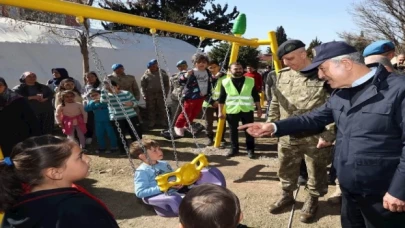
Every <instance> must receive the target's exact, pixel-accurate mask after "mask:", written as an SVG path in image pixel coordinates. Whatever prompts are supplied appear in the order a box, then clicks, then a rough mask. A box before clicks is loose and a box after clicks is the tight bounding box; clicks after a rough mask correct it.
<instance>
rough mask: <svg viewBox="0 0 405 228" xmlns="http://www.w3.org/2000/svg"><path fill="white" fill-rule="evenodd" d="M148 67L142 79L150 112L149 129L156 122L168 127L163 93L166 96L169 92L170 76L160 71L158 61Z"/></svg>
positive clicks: (142, 89) (144, 96) (143, 91)
mask: <svg viewBox="0 0 405 228" xmlns="http://www.w3.org/2000/svg"><path fill="white" fill-rule="evenodd" d="M147 67H148V69H147V70H146V71H145V73H144V75H143V76H142V78H141V93H142V97H143V99H144V100H145V102H146V109H147V111H148V120H149V124H148V127H149V128H153V127H154V126H155V124H156V122H160V125H161V126H162V127H167V123H166V120H167V117H166V107H165V101H164V99H163V93H164V94H165V96H166V95H167V94H168V92H169V76H167V73H166V71H164V70H162V69H159V65H158V62H157V60H156V59H152V60H151V61H149V62H148V64H147ZM160 76H162V80H163V87H164V88H162V85H161V81H160V80H161V78H160Z"/></svg>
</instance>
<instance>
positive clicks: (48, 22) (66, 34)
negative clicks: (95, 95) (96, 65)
mask: <svg viewBox="0 0 405 228" xmlns="http://www.w3.org/2000/svg"><path fill="white" fill-rule="evenodd" d="M65 1H70V2H75V3H79V4H83V5H88V6H93V5H95V4H96V2H98V1H97V0H65ZM21 12H23V13H20V15H19V16H18V18H13V19H16V20H17V24H16V26H17V27H18V28H19V29H21V28H22V27H23V25H21V23H18V22H20V21H23V22H26V23H28V24H36V25H39V26H44V27H45V28H46V30H47V32H48V33H50V34H53V35H55V36H57V37H60V38H62V39H64V40H67V41H74V42H76V43H77V44H78V45H79V47H80V52H81V54H82V57H83V74H84V73H85V72H89V71H90V63H89V59H90V53H89V47H88V44H89V41H90V42H91V41H92V40H93V39H94V38H96V37H104V38H105V39H106V40H107V41H108V42H109V43H110V44H111V37H109V36H106V35H107V34H112V33H114V32H116V31H105V30H98V31H96V32H93V33H91V31H90V30H91V28H90V20H89V19H88V18H84V20H83V23H82V24H79V23H73V24H76V25H73V26H72V25H71V26H58V25H56V24H65V21H66V20H67V19H70V20H73V17H69V16H66V15H61V14H54V13H48V12H42V11H33V10H22V11H21ZM117 38H118V37H117ZM111 47H112V45H111Z"/></svg>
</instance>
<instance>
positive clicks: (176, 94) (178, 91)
mask: <svg viewBox="0 0 405 228" xmlns="http://www.w3.org/2000/svg"><path fill="white" fill-rule="evenodd" d="M176 67H177V69H178V70H179V72H178V73H177V74H174V75H172V76H171V77H170V89H171V91H170V98H171V100H172V104H171V105H170V112H171V118H170V119H171V121H172V122H173V123H174V122H176V119H177V117H178V116H179V115H180V113H181V107H180V104H179V102H181V96H182V93H183V86H181V85H180V82H179V74H180V73H184V72H187V69H188V65H187V61H186V60H180V61H179V62H177V64H176ZM170 127H172V126H170Z"/></svg>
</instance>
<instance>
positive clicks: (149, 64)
mask: <svg viewBox="0 0 405 228" xmlns="http://www.w3.org/2000/svg"><path fill="white" fill-rule="evenodd" d="M156 63H157V60H156V59H152V60H151V61H149V62H148V64H147V65H146V66H147V67H148V68H150V67H151V66H153V65H155V64H156Z"/></svg>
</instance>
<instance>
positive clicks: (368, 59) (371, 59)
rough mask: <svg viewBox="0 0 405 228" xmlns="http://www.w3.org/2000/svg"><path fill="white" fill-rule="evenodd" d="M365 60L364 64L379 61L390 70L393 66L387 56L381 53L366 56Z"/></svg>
mask: <svg viewBox="0 0 405 228" xmlns="http://www.w3.org/2000/svg"><path fill="white" fill-rule="evenodd" d="M365 62H366V64H373V63H380V64H382V65H383V66H385V67H388V68H390V69H391V70H394V66H393V65H392V63H391V61H390V60H389V59H388V58H387V57H385V56H382V55H371V56H367V57H366V59H365Z"/></svg>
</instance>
